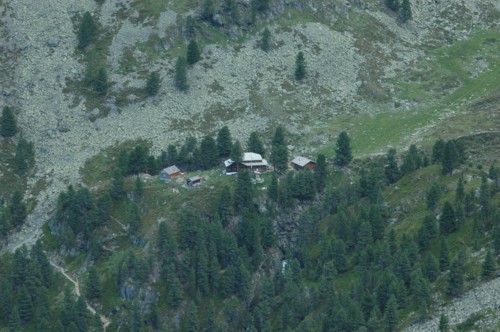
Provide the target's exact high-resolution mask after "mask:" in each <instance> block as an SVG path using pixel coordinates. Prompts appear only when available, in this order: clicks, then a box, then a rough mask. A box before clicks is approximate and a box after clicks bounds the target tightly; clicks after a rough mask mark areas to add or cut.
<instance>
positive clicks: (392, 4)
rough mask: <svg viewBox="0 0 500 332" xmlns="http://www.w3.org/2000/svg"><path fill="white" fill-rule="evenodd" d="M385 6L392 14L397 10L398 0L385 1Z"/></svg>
mask: <svg viewBox="0 0 500 332" xmlns="http://www.w3.org/2000/svg"><path fill="white" fill-rule="evenodd" d="M385 5H386V6H387V8H389V9H390V10H392V11H394V12H397V11H398V10H399V0H385Z"/></svg>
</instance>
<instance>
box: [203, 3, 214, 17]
mask: <svg viewBox="0 0 500 332" xmlns="http://www.w3.org/2000/svg"><path fill="white" fill-rule="evenodd" d="M214 15H215V6H214V3H213V1H212V0H205V1H204V2H203V7H202V12H201V17H202V19H204V20H205V21H207V22H212V20H213V18H214Z"/></svg>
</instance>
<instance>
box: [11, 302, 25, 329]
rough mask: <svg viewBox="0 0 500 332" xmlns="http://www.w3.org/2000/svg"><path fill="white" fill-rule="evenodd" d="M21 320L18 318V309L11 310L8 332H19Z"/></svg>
mask: <svg viewBox="0 0 500 332" xmlns="http://www.w3.org/2000/svg"><path fill="white" fill-rule="evenodd" d="M21 331H22V328H21V318H19V309H18V308H17V306H15V307H14V308H12V311H11V313H10V318H9V332H21Z"/></svg>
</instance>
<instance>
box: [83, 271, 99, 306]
mask: <svg viewBox="0 0 500 332" xmlns="http://www.w3.org/2000/svg"><path fill="white" fill-rule="evenodd" d="M85 286H86V289H87V291H86V294H87V297H88V298H90V299H98V298H100V297H101V293H102V286H101V282H100V280H99V275H98V274H97V270H96V268H95V267H93V266H92V267H90V268H89V272H88V274H87V282H86V285H85Z"/></svg>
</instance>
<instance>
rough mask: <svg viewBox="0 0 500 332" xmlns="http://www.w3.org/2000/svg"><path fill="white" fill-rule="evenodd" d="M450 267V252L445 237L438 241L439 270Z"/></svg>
mask: <svg viewBox="0 0 500 332" xmlns="http://www.w3.org/2000/svg"><path fill="white" fill-rule="evenodd" d="M448 267H450V252H449V250H448V244H447V243H446V240H445V239H441V242H440V243H439V270H441V271H446V270H447V269H448Z"/></svg>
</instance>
